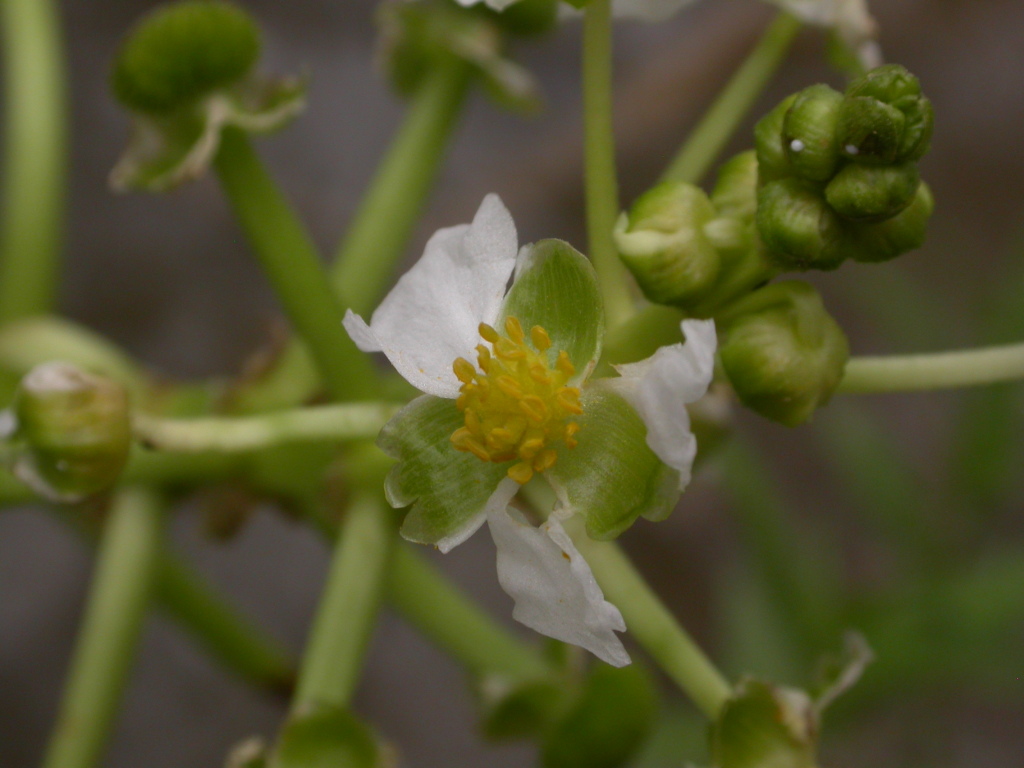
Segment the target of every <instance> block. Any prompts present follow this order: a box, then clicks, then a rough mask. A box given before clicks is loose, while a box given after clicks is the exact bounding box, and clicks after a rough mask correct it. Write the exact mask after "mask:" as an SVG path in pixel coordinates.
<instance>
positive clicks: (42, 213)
mask: <svg viewBox="0 0 1024 768" xmlns="http://www.w3.org/2000/svg"><path fill="white" fill-rule="evenodd" d="M56 6H57V4H56V3H55V2H53V0H2V3H0V11H2V13H3V16H2V23H3V33H4V39H3V43H4V70H5V74H6V77H5V83H4V86H5V88H4V90H5V92H6V99H5V104H4V115H5V122H6V125H5V147H4V170H5V178H4V192H3V224H2V230H0V231H2V234H0V322H6V321H8V320H13V319H16V318H19V317H26V316H28V315H36V314H42V313H45V312H49V311H51V310H52V309H53V307H54V304H55V303H56V292H57V285H56V283H57V273H58V261H57V260H58V256H59V252H60V246H61V240H62V230H63V224H62V218H63V214H64V176H65V169H66V146H67V137H66V122H67V121H66V115H65V103H64V102H65V94H64V74H63V68H64V55H63V52H62V50H61V40H60V29H59V17H58V14H57V7H56Z"/></svg>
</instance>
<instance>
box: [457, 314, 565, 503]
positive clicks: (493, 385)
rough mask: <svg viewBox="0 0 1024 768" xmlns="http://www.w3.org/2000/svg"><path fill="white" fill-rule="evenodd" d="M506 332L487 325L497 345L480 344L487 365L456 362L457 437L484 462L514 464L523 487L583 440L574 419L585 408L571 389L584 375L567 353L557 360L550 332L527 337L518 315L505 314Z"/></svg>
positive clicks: (512, 472) (484, 331)
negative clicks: (459, 421)
mask: <svg viewBox="0 0 1024 768" xmlns="http://www.w3.org/2000/svg"><path fill="white" fill-rule="evenodd" d="M504 330H505V332H506V335H505V336H501V335H499V334H498V332H497V331H495V330H494V328H492V327H491V326H489V325H486V324H481V326H480V335H481V336H482V337H483V339H484V341H485V342H488V343H489V348H488V346H485V345H484V344H480V345H478V346H477V348H476V353H477V362H478V366H479V367H478V368H476V367H474V366H473V365H472V364H471V363H470V362H469V361H468V360H465V359H463V358H459V359H457V360H456V361H455V362H454V363H453V364H452V370H453V371H454V372H455V375H456V376H457V377H458V379H459V381H460V382H461V383H462V385H461V387H460V389H459V396H458V397H457V399H456V401H455V404H456V406H457V407H458V408H459V410H460V411H462V413H463V418H464V422H463V426H461V427H460V428H459V429H457V430H455V432H454V433H453V434H452V436H451V442H452V445H453V446H454V447H455V448H456V449H457V450H460V451H465V452H467V453H472V454H473V455H475V456H477V457H478V458H480V459H481V460H483V461H490V462H495V463H506V462H509V463H511V467H510V468H509V470H508V476H509V477H511V478H513V479H514V480H515V481H516V482H518V483H520V484H523V483H526V482H528V481H529V480H530V478H531V477H533V475H534V473H535V472H543V471H544V470H546V469H549V468H550V467H551V466H552V465H554V463H555V461H556V460H557V458H558V452H557V448H558V446H560V445H564V446H565V447H566V448H572V447H574V446H575V445H576V438H575V434H576V433H577V432H578V431H579V428H580V427H579V424H578V423H577V422H575V421H570V419H571V418H572V417H573V416H576V415H579V414H581V413H582V412H583V409H582V407H581V406H580V399H579V398H580V391H579V389H578V388H576V387H569V386H566V384H567V383H568V382H569V381H570V380H571V378H572V376H573V375H574V374H575V373H576V370H575V368H574V366H573V364H572V361H571V360H570V359H569V356H568V354H566V353H565V352H564V351H562V352H560V353H559V354H558V357H557V358H556V361H555V364H554V365H552V364H551V360H550V358H549V357H548V355H547V350H548V349H550V348H551V346H552V344H551V337H550V336H548V334H547V332H546V331H545V330H544V329H543V328H541V327H540V326H534V327H533V328H531V329H530V336H529V340H527V338H526V335H525V334H524V333H523V326H522V324H521V323H520V322H519V320H518V319H516V318H514V317H508V318H506V319H505V321H504Z"/></svg>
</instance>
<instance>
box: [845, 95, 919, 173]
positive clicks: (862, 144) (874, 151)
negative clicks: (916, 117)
mask: <svg viewBox="0 0 1024 768" xmlns="http://www.w3.org/2000/svg"><path fill="white" fill-rule="evenodd" d="M905 124H906V118H904V117H903V113H902V112H900V111H899V110H898V109H896V107H893V106H891V105H889V104H886V103H884V102H881V101H877V100H876V99H870V98H867V97H864V96H858V97H849V96H848V97H847V98H845V99H844V100H843V105H842V109H841V111H840V116H839V128H838V131H839V134H838V135H839V141H840V142H841V144H840V146H841V147H842V150H843V154H845V155H846V156H847V157H849V158H850V159H851V160H856V161H857V162H858V163H867V164H871V165H886V164H889V163H895V162H896V159H897V157H898V156H899V151H900V141H901V139H902V137H903V130H904V128H905Z"/></svg>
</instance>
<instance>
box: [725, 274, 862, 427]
mask: <svg viewBox="0 0 1024 768" xmlns="http://www.w3.org/2000/svg"><path fill="white" fill-rule="evenodd" d="M720 326H721V328H722V329H723V332H724V336H725V342H724V343H723V344H722V345H721V346H720V353H721V357H722V365H723V367H724V368H725V372H726V374H727V375H728V377H729V380H730V381H731V382H732V386H733V389H735V391H736V394H737V396H738V397H739V399H740V400H741V401H742V402H743V404H744V405H746V406H747V407H748V408H751V409H752V410H754V411H757V412H758V413H759V414H761V415H762V416H765V417H767V418H769V419H772V420H773V421H778V422H780V423H782V424H785V425H787V426H791V427H792V426H796V425H797V424H801V423H803V422H805V421H807V420H808V419H809V418H810V417H811V415H812V414H813V413H814V411H815V410H816V409H817V408H819V407H821V406H822V405H824V404H825V403H827V402H828V400H829V398H830V397H831V396H832V392H833V391H834V390H835V388H836V386H838V384H839V382H840V380H841V379H842V377H843V370H844V369H845V366H846V361H847V359H848V358H849V356H850V349H849V345H848V343H847V341H846V335H845V334H844V333H843V330H842V328H840V327H839V325H838V324H837V323H836V322H835V320H833V319H832V317H831V316H830V315H829V314H828V312H826V311H825V308H824V306H823V305H822V303H821V297H820V296H819V295H818V292H817V291H816V290H815V289H814V288H813V287H812V286H810V285H809V284H807V283H803V282H799V281H796V280H788V281H784V282H780V283H772V284H771V285H768V286H765V287H764V288H761V289H759V290H757V291H754V292H753V293H751V294H749V295H747V296H745V297H744V298H742V299H740V300H739V301H737V302H735V303H734V304H732V305H730V306H729V307H728V308H727V309H726V311H725V312H724V313H723V314H722V315H721V316H720Z"/></svg>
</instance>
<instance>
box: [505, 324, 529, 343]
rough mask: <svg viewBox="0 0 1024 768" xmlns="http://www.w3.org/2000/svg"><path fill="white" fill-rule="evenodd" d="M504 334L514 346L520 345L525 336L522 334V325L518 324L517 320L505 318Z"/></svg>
mask: <svg viewBox="0 0 1024 768" xmlns="http://www.w3.org/2000/svg"><path fill="white" fill-rule="evenodd" d="M505 333H507V334H508V337H509V338H510V339H512V341H514V342H515V343H516V344H520V345H521V344H522V343H523V340H524V339H525V338H526V336H525V335H524V334H523V326H522V323H520V322H519V318H516V317H506V318H505Z"/></svg>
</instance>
